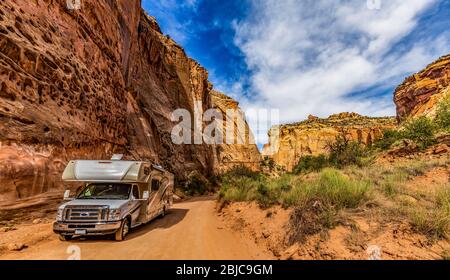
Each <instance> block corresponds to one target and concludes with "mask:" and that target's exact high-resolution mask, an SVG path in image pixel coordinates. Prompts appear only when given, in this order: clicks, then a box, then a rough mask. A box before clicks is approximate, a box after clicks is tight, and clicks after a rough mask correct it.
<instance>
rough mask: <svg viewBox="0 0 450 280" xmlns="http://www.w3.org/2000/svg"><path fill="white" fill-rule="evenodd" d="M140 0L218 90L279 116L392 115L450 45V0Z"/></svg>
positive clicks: (285, 119)
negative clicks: (402, 92) (399, 95)
mask: <svg viewBox="0 0 450 280" xmlns="http://www.w3.org/2000/svg"><path fill="white" fill-rule="evenodd" d="M368 2H371V3H375V5H368ZM378 3H379V5H378ZM369 4H370V3H369ZM143 7H144V8H145V9H146V10H147V12H148V13H149V14H150V15H153V16H155V17H156V19H157V20H158V22H159V24H160V26H161V28H162V30H163V32H164V33H166V34H169V35H170V36H171V37H172V38H173V39H174V40H175V41H177V42H178V43H179V44H180V45H182V46H183V47H184V48H185V50H186V52H187V54H188V55H189V56H191V57H192V58H194V59H196V60H197V61H199V62H200V63H201V64H202V65H203V66H204V67H205V68H206V69H207V70H208V71H209V73H210V80H211V81H212V82H213V84H214V85H215V87H216V88H217V89H218V90H221V91H223V92H224V93H226V94H228V95H231V96H232V97H233V98H235V99H237V100H238V101H239V102H240V103H241V107H243V108H244V109H245V110H249V109H260V108H266V109H279V110H280V121H281V122H282V123H288V122H295V121H300V120H303V119H305V118H306V117H307V116H308V115H309V114H313V115H317V116H321V117H326V116H328V115H330V114H333V113H339V112H343V111H355V112H358V113H361V114H365V115H372V116H384V115H395V106H394V104H393V102H392V98H393V91H394V89H395V87H396V86H397V85H398V84H400V83H401V82H402V81H403V79H404V78H405V77H406V76H408V75H410V74H411V73H413V72H417V71H419V70H421V69H422V68H423V67H425V66H426V65H427V64H429V63H431V62H433V61H434V60H435V59H437V58H438V57H440V56H442V55H444V54H448V53H450V28H449V27H450V1H449V0H440V1H439V0H408V1H405V0H369V1H366V0H341V1H339V0H335V1H330V0H227V1H218V0H178V1H177V0H153V1H149V0H143ZM250 122H252V121H250ZM251 126H253V128H254V130H255V127H254V126H255V125H253V124H252V123H251ZM256 130H258V129H256ZM265 133H266V131H265V132H263V134H265ZM257 134H258V132H257Z"/></svg>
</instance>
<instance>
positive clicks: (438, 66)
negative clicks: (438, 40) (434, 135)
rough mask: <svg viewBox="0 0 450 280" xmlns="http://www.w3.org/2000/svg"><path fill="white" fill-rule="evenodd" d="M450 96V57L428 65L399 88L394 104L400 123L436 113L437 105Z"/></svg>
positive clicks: (396, 91) (447, 56)
mask: <svg viewBox="0 0 450 280" xmlns="http://www.w3.org/2000/svg"><path fill="white" fill-rule="evenodd" d="M449 95H450V55H446V56H443V57H441V58H440V59H438V60H437V61H435V62H433V63H432V64H430V65H428V66H427V67H426V68H425V69H424V70H422V71H421V72H419V73H417V74H414V75H412V76H411V77H408V78H406V79H405V81H404V82H403V83H402V84H401V85H400V86H398V87H397V89H396V90H395V94H394V102H395V104H396V105H397V116H398V120H399V121H400V122H402V121H405V120H408V119H409V118H414V117H419V116H428V117H433V116H434V115H435V113H436V108H437V106H436V105H437V104H438V103H439V101H440V100H442V98H443V97H444V96H449Z"/></svg>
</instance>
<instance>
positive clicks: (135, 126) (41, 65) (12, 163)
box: [0, 0, 220, 202]
mask: <svg viewBox="0 0 450 280" xmlns="http://www.w3.org/2000/svg"><path fill="white" fill-rule="evenodd" d="M81 4H82V6H81V9H79V10H70V9H68V7H67V5H66V0H2V1H1V2H0V77H1V79H0V202H1V201H14V200H17V199H21V198H25V197H29V196H33V195H36V194H40V193H43V192H47V191H52V190H61V189H63V184H62V182H61V180H60V177H61V173H62V171H63V169H64V166H65V164H66V163H67V162H68V160H70V159H99V158H100V159H107V158H109V157H110V156H111V154H113V153H124V154H125V157H126V159H138V160H151V161H153V162H155V163H159V164H161V165H163V166H164V167H166V168H167V169H168V170H170V171H171V172H173V173H175V175H176V178H177V180H183V179H184V178H186V176H188V174H189V173H190V172H192V171H193V170H197V171H199V172H201V173H202V174H204V175H209V174H213V173H214V172H217V171H218V169H220V168H219V167H217V166H215V164H216V163H217V162H219V161H218V160H217V159H215V158H214V157H215V155H216V153H217V151H216V147H214V146H213V145H175V144H173V143H172V140H171V131H172V128H173V126H174V125H176V123H174V122H172V121H171V113H172V112H173V111H174V110H175V109H180V108H184V109H186V110H188V111H190V112H193V111H194V100H201V101H202V106H203V109H204V110H206V109H208V108H212V107H213V103H212V98H211V95H210V91H211V89H212V85H211V84H210V83H209V81H208V73H207V71H206V70H205V69H204V68H202V67H201V66H200V65H199V64H198V63H197V62H195V61H194V60H192V59H190V58H188V57H187V55H186V54H185V52H184V50H183V49H182V48H181V47H180V46H178V45H177V44H176V43H175V42H174V41H173V40H171V39H170V38H169V37H168V36H164V35H163V34H162V32H161V30H160V28H159V26H158V24H157V23H156V21H155V20H154V19H153V18H152V17H150V16H148V15H147V14H146V13H145V12H144V11H143V10H142V8H141V1H140V0H116V1H112V0H83V1H81Z"/></svg>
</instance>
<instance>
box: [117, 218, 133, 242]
mask: <svg viewBox="0 0 450 280" xmlns="http://www.w3.org/2000/svg"><path fill="white" fill-rule="evenodd" d="M129 231H130V222H129V220H128V219H125V220H123V222H122V225H121V226H120V228H119V229H118V230H117V231H116V233H115V236H114V239H115V240H116V241H123V240H125V237H126V236H127V234H128V232H129Z"/></svg>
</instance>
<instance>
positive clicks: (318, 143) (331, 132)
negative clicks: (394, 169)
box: [262, 113, 396, 171]
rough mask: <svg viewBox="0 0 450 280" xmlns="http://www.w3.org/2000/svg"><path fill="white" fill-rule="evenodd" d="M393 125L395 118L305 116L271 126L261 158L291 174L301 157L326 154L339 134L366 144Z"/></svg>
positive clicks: (350, 115) (344, 114) (351, 114)
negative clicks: (293, 122) (268, 141)
mask: <svg viewBox="0 0 450 280" xmlns="http://www.w3.org/2000/svg"><path fill="white" fill-rule="evenodd" d="M395 123H396V121H395V118H370V117H364V116H361V115H358V114H356V113H342V114H337V115H332V116H330V117H329V118H327V119H321V118H318V117H315V116H309V117H308V120H306V121H303V122H300V123H296V124H289V125H282V126H278V127H273V128H272V129H271V131H270V132H269V139H270V143H269V144H267V145H266V146H265V147H264V150H263V152H262V155H263V156H268V157H271V158H273V159H274V161H275V162H276V163H277V164H279V165H280V166H283V167H284V168H286V169H287V170H288V171H292V170H293V168H294V167H295V165H296V164H297V163H298V160H299V159H300V157H302V156H306V155H314V156H317V155H321V154H327V153H328V150H327V148H326V147H327V144H328V143H330V142H333V141H335V139H336V137H337V136H339V135H342V134H344V135H346V137H347V139H349V140H351V141H357V142H359V143H361V144H363V145H370V144H371V143H373V141H375V140H377V139H379V138H381V137H382V136H383V130H385V129H388V128H394V127H395Z"/></svg>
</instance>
